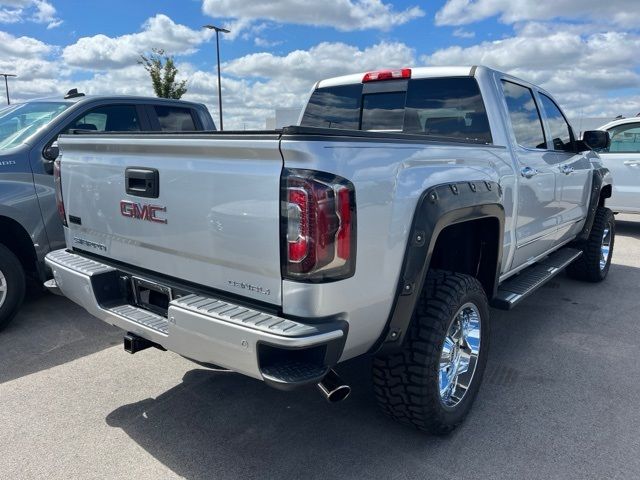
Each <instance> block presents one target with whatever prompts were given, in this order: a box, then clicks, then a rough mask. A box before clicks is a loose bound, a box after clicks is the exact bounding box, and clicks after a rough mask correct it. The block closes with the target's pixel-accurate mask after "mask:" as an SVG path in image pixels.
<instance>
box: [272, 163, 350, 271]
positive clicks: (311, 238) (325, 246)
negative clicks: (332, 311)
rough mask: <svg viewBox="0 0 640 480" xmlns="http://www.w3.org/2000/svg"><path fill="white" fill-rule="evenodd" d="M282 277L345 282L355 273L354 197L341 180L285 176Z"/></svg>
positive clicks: (308, 174) (301, 173) (319, 175)
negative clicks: (343, 280) (344, 280)
mask: <svg viewBox="0 0 640 480" xmlns="http://www.w3.org/2000/svg"><path fill="white" fill-rule="evenodd" d="M282 198H283V206H282V219H283V232H284V233H285V234H284V235H283V249H282V255H283V276H284V277H285V278H291V279H295V280H303V281H332V280H338V279H342V278H347V277H350V276H352V275H353V273H354V270H355V193H354V189H353V185H352V184H351V183H350V182H348V181H346V180H345V179H343V178H340V177H337V176H335V175H330V174H326V173H321V172H314V171H309V170H286V171H285V172H284V174H283V195H282Z"/></svg>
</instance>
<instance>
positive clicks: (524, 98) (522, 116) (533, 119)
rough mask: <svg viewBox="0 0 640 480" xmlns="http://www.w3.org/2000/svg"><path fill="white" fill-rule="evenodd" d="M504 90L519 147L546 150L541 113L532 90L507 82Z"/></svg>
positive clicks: (503, 83) (503, 86) (503, 85)
mask: <svg viewBox="0 0 640 480" xmlns="http://www.w3.org/2000/svg"><path fill="white" fill-rule="evenodd" d="M502 89H503V91H504V97H505V100H506V102H507V109H508V110H509V117H510V118H511V126H512V127H513V133H514V134H515V136H516V141H517V142H518V145H521V146H523V147H527V148H540V149H543V150H546V149H547V142H546V140H545V138H544V130H543V129H542V121H541V120H540V112H538V106H537V105H536V101H535V100H534V98H533V93H531V90H530V89H529V88H527V87H523V86H522V85H518V84H517V83H512V82H508V81H506V80H503V81H502Z"/></svg>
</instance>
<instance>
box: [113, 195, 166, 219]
mask: <svg viewBox="0 0 640 480" xmlns="http://www.w3.org/2000/svg"><path fill="white" fill-rule="evenodd" d="M166 211H167V207H161V206H160V205H143V204H141V203H138V202H130V201H128V200H120V213H121V214H122V216H123V217H129V218H137V219H138V220H147V221H148V222H155V223H167V219H166V218H158V216H157V215H158V212H166Z"/></svg>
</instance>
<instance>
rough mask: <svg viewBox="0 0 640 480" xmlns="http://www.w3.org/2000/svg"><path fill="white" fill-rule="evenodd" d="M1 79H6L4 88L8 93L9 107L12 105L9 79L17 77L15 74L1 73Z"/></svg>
mask: <svg viewBox="0 0 640 480" xmlns="http://www.w3.org/2000/svg"><path fill="white" fill-rule="evenodd" d="M0 76H1V77H4V88H5V91H6V92H7V105H11V101H9V82H7V77H17V75H15V74H13V73H0Z"/></svg>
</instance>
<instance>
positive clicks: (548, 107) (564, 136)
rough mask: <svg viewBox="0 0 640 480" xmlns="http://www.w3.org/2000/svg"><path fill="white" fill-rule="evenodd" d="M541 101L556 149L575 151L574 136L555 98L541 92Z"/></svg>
mask: <svg viewBox="0 0 640 480" xmlns="http://www.w3.org/2000/svg"><path fill="white" fill-rule="evenodd" d="M540 103H541V104H542V108H543V109H544V113H545V118H546V119H547V126H548V127H549V135H551V141H552V142H553V149H554V150H562V151H573V150H574V148H573V137H572V135H571V129H570V128H569V124H568V123H567V120H566V119H565V118H564V115H562V112H561V111H560V109H559V108H558V106H557V105H556V104H555V102H554V101H553V100H551V99H550V98H549V97H547V96H546V95H545V94H544V93H540Z"/></svg>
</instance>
